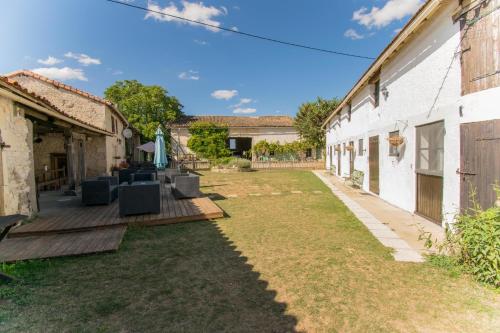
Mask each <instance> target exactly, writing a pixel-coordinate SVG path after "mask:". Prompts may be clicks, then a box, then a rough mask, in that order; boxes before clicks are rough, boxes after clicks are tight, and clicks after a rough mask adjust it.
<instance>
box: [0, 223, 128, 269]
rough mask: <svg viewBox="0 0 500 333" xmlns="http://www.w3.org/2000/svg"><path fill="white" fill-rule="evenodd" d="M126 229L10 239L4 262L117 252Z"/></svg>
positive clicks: (1, 255)
mask: <svg viewBox="0 0 500 333" xmlns="http://www.w3.org/2000/svg"><path fill="white" fill-rule="evenodd" d="M126 230H127V227H126V226H120V225H118V226H113V227H109V228H106V229H98V230H87V231H81V232H71V233H63V234H50V235H39V236H28V237H16V238H7V239H5V240H4V241H2V242H1V243H0V262H14V261H19V260H27V259H43V258H52V257H64V256H71V255H80V254H90V253H97V252H109V251H116V250H118V247H119V246H120V243H121V241H122V238H123V236H124V235H125V231H126Z"/></svg>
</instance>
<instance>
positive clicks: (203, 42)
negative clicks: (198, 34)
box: [194, 39, 208, 46]
mask: <svg viewBox="0 0 500 333" xmlns="http://www.w3.org/2000/svg"><path fill="white" fill-rule="evenodd" d="M194 42H195V43H196V44H198V45H203V46H205V45H208V42H207V41H204V40H199V39H195V40H194Z"/></svg>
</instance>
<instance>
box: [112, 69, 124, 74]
mask: <svg viewBox="0 0 500 333" xmlns="http://www.w3.org/2000/svg"><path fill="white" fill-rule="evenodd" d="M122 74H123V71H121V70H119V69H117V70H114V71H113V73H111V75H122Z"/></svg>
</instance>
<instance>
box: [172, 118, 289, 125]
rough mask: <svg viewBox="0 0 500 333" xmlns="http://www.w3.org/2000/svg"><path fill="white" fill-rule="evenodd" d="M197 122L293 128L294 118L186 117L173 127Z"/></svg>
mask: <svg viewBox="0 0 500 333" xmlns="http://www.w3.org/2000/svg"><path fill="white" fill-rule="evenodd" d="M197 121H206V122H211V123H216V124H225V125H227V126H229V127H293V118H292V117H288V116H261V117H237V116H184V117H182V118H181V119H179V120H178V121H176V122H175V123H173V124H172V126H173V127H189V125H190V124H192V123H194V122H197Z"/></svg>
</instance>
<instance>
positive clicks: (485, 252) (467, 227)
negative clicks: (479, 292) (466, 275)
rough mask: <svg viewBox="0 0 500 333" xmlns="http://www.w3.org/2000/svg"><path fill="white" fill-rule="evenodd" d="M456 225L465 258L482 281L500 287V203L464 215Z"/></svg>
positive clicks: (462, 260) (459, 245) (463, 260)
mask: <svg viewBox="0 0 500 333" xmlns="http://www.w3.org/2000/svg"><path fill="white" fill-rule="evenodd" d="M456 227H457V233H456V235H455V236H456V238H457V241H456V242H457V243H458V244H457V245H458V248H459V250H460V252H459V255H460V260H461V262H463V264H464V265H465V266H467V267H468V268H469V269H470V270H471V272H472V274H474V275H475V276H476V277H477V279H478V280H479V281H482V282H486V283H489V284H492V285H494V286H496V287H500V207H492V208H489V209H487V210H484V211H483V210H481V209H474V210H473V211H472V212H471V213H467V214H463V215H460V216H458V218H457V223H456Z"/></svg>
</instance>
